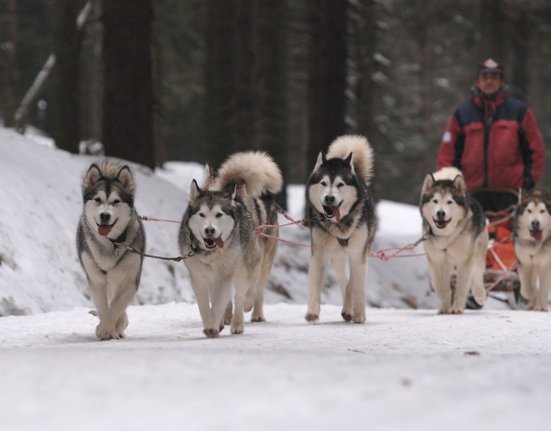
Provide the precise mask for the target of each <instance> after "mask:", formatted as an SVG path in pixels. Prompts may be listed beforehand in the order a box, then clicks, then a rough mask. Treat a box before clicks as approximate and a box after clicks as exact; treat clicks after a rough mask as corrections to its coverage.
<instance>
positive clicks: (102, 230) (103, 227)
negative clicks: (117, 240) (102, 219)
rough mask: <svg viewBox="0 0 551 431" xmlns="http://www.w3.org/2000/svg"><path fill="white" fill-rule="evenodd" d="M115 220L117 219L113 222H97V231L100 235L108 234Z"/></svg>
mask: <svg viewBox="0 0 551 431" xmlns="http://www.w3.org/2000/svg"><path fill="white" fill-rule="evenodd" d="M116 222H117V220H115V222H114V223H113V224H98V225H97V226H98V233H99V234H100V235H101V236H107V235H109V232H111V229H113V226H115V223H116Z"/></svg>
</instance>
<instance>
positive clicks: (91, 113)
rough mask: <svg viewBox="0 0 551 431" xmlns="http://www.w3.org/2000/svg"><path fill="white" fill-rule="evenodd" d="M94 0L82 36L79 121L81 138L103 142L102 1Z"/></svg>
mask: <svg viewBox="0 0 551 431" xmlns="http://www.w3.org/2000/svg"><path fill="white" fill-rule="evenodd" d="M92 2H93V4H94V6H93V10H92V12H91V16H90V18H89V23H88V25H86V27H85V29H84V34H83V36H82V38H83V43H82V47H81V50H82V55H81V57H82V58H81V70H80V76H81V80H80V95H81V96H80V124H81V137H82V139H91V140H94V141H101V139H102V99H103V72H102V64H101V47H102V26H101V23H100V16H101V15H100V14H101V5H100V1H99V0H92Z"/></svg>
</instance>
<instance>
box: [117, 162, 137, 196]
mask: <svg viewBox="0 0 551 431" xmlns="http://www.w3.org/2000/svg"><path fill="white" fill-rule="evenodd" d="M115 180H117V181H118V182H119V183H121V184H122V186H123V187H124V188H125V189H126V190H128V191H130V193H134V192H135V191H136V186H135V184H134V176H133V175H132V171H131V170H130V168H129V167H128V165H124V166H123V167H121V168H120V169H119V172H117V175H116V176H115Z"/></svg>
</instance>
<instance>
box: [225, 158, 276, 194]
mask: <svg viewBox="0 0 551 431" xmlns="http://www.w3.org/2000/svg"><path fill="white" fill-rule="evenodd" d="M231 184H237V185H241V184H244V185H245V187H246V189H247V193H248V194H249V195H251V196H252V197H258V196H261V195H262V194H264V193H266V192H269V193H273V194H275V193H278V192H279V191H280V190H281V188H282V187H283V177H282V175H281V171H280V170H279V167H278V166H277V165H276V163H275V162H274V161H273V159H272V158H271V157H270V156H269V155H268V154H266V153H264V152H261V151H248V152H241V153H235V154H233V155H232V156H230V158H229V159H227V160H226V161H225V162H224V163H223V164H222V166H221V167H220V169H219V170H218V177H217V179H216V185H215V188H217V189H219V190H225V189H226V188H227V187H228V186H229V185H231Z"/></svg>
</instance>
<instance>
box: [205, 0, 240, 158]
mask: <svg viewBox="0 0 551 431" xmlns="http://www.w3.org/2000/svg"><path fill="white" fill-rule="evenodd" d="M236 13H237V1H236V0H225V1H215V0H208V1H207V25H206V59H205V121H206V124H207V125H206V136H205V140H206V142H205V143H206V149H205V154H204V157H205V162H208V163H209V165H211V166H212V167H214V168H215V169H217V168H218V167H219V166H220V164H221V163H222V162H223V161H224V160H225V158H226V157H227V156H228V155H229V154H231V153H232V152H233V151H235V150H236V146H237V144H236V142H235V141H236V139H235V132H234V127H233V123H234V118H233V116H234V115H235V106H234V103H235V101H234V74H235V62H236V58H235V55H234V53H235V52H236V50H237V48H236V44H235V37H234V32H235V31H236V29H235V27H234V20H235V19H236Z"/></svg>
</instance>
